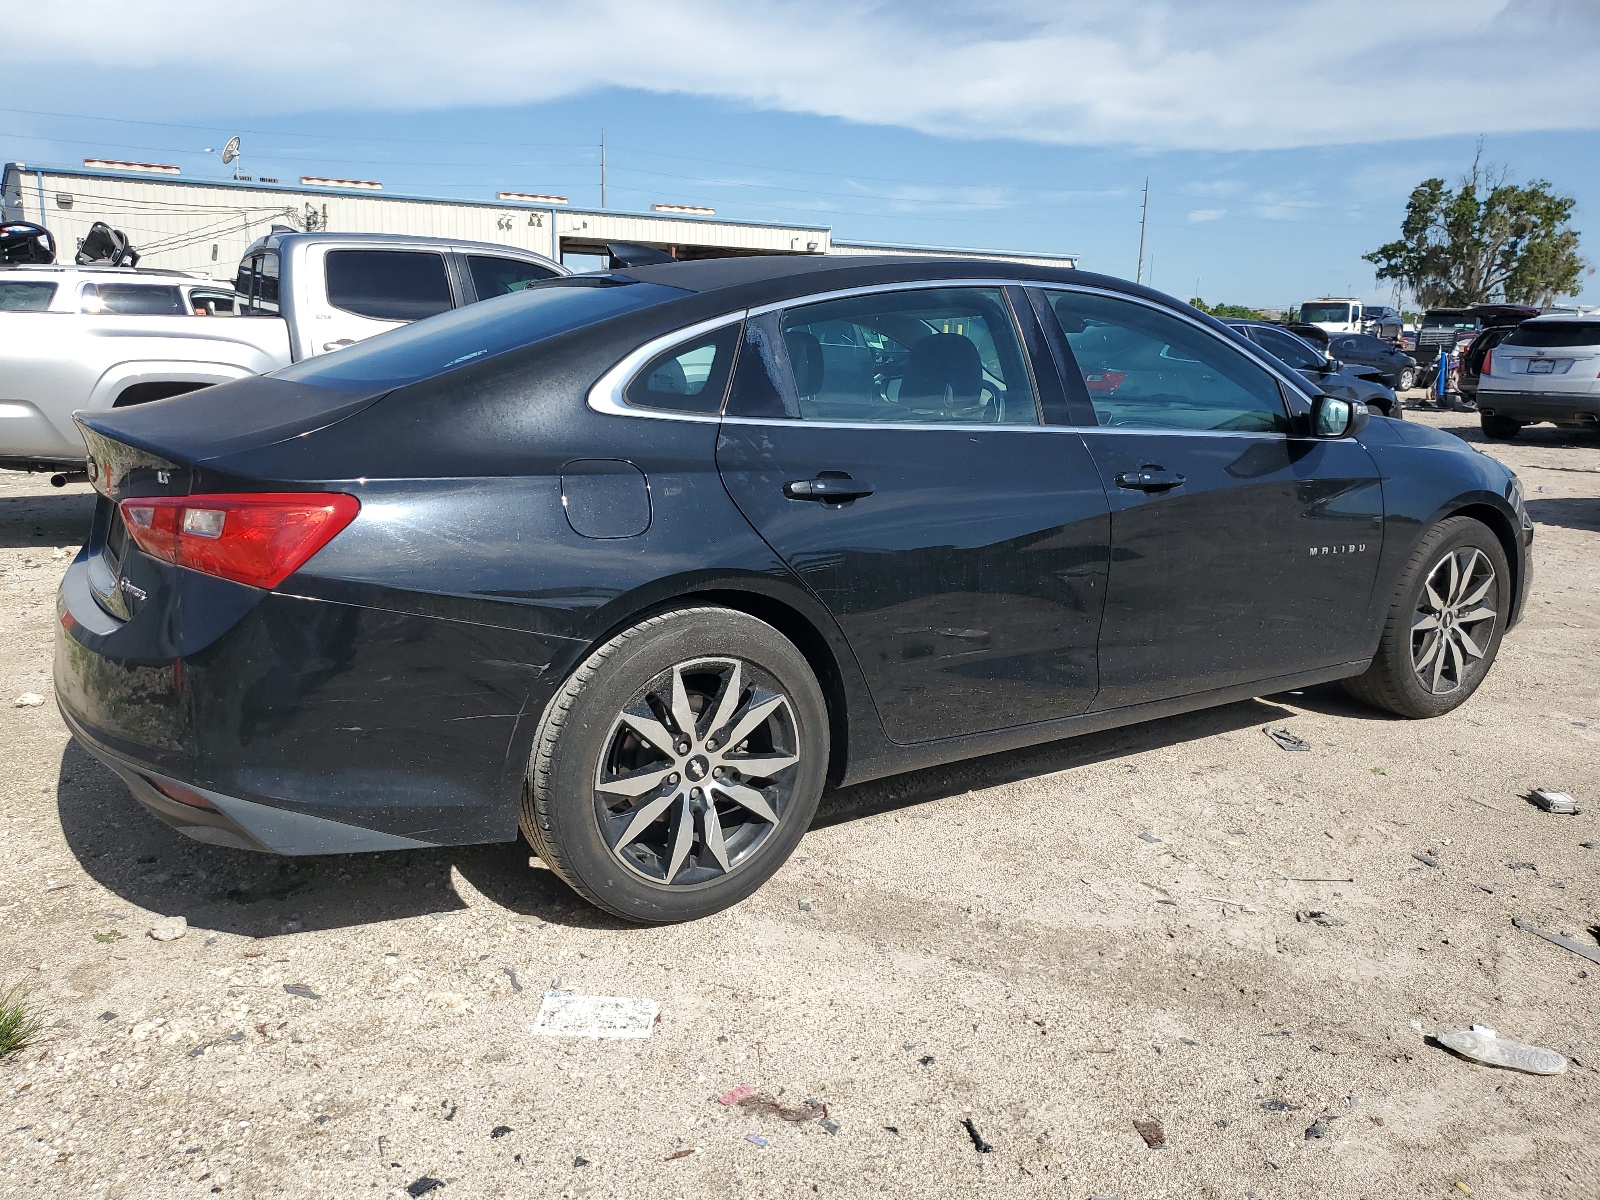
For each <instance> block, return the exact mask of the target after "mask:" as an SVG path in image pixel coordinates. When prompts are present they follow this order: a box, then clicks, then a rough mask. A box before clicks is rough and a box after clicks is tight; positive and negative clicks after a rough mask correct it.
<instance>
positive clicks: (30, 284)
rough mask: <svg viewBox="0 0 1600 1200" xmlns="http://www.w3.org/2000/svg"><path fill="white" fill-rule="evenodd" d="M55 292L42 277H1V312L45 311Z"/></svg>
mask: <svg viewBox="0 0 1600 1200" xmlns="http://www.w3.org/2000/svg"><path fill="white" fill-rule="evenodd" d="M55 294H56V285H55V284H53V283H45V282H44V281H43V280H42V279H0V312H44V310H45V309H47V308H49V307H50V300H51V298H52V297H53V296H54V295H55Z"/></svg>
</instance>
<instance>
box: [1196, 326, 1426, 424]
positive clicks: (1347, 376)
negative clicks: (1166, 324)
mask: <svg viewBox="0 0 1600 1200" xmlns="http://www.w3.org/2000/svg"><path fill="white" fill-rule="evenodd" d="M1227 325H1228V326H1229V328H1231V329H1233V330H1235V331H1237V332H1238V333H1240V334H1242V335H1243V336H1244V337H1246V338H1249V339H1250V340H1251V341H1252V342H1254V343H1255V344H1256V345H1258V346H1260V347H1261V348H1262V349H1263V350H1265V351H1266V352H1267V353H1268V354H1271V355H1272V356H1273V357H1275V358H1277V359H1278V360H1279V361H1280V362H1282V363H1284V364H1286V365H1288V366H1290V367H1292V368H1293V369H1294V370H1296V371H1298V372H1300V374H1301V375H1303V376H1305V378H1306V379H1307V380H1309V381H1310V382H1311V384H1312V385H1313V386H1314V387H1316V388H1318V389H1319V390H1320V391H1324V392H1327V393H1328V394H1329V395H1333V396H1343V397H1344V398H1345V399H1347V400H1355V401H1359V402H1360V403H1362V404H1365V405H1366V406H1367V407H1368V408H1371V409H1372V410H1373V411H1374V412H1377V413H1379V414H1380V415H1382V416H1385V417H1395V418H1397V419H1404V416H1405V413H1404V410H1402V409H1401V407H1400V401H1399V399H1398V398H1397V397H1396V396H1395V394H1394V391H1393V389H1391V388H1389V387H1387V386H1385V385H1384V384H1383V383H1382V382H1380V380H1381V378H1382V376H1381V374H1380V373H1379V372H1377V371H1372V370H1370V369H1361V368H1358V369H1355V370H1352V369H1351V368H1349V367H1346V366H1344V365H1343V364H1342V363H1340V362H1339V360H1338V359H1336V358H1333V357H1332V356H1331V355H1329V354H1328V353H1327V352H1325V351H1323V350H1319V349H1318V348H1317V347H1316V346H1313V345H1312V344H1311V343H1310V342H1308V341H1306V340H1305V339H1304V338H1302V337H1298V336H1296V335H1295V334H1293V333H1290V332H1289V331H1288V330H1287V329H1285V328H1283V327H1282V326H1281V325H1272V324H1269V323H1268V322H1266V321H1228V322H1227ZM1369 374H1370V375H1371V376H1372V378H1367V377H1366V376H1367V375H1369Z"/></svg>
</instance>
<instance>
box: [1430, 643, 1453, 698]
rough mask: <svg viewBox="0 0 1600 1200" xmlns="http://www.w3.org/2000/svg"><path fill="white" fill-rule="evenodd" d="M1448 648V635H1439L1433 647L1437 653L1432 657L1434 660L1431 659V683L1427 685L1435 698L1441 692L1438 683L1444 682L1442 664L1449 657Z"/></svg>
mask: <svg viewBox="0 0 1600 1200" xmlns="http://www.w3.org/2000/svg"><path fill="white" fill-rule="evenodd" d="M1449 648H1450V635H1449V634H1446V633H1442V634H1440V635H1439V644H1438V645H1437V646H1436V647H1434V649H1436V650H1437V651H1438V653H1437V654H1436V655H1434V658H1433V682H1432V683H1431V684H1430V685H1429V689H1430V690H1431V691H1432V692H1433V694H1434V695H1436V696H1437V695H1438V694H1439V692H1440V691H1441V690H1442V689H1441V688H1440V687H1439V685H1440V683H1442V682H1443V681H1444V662H1445V659H1447V658H1449V657H1450V655H1449V653H1448V651H1449Z"/></svg>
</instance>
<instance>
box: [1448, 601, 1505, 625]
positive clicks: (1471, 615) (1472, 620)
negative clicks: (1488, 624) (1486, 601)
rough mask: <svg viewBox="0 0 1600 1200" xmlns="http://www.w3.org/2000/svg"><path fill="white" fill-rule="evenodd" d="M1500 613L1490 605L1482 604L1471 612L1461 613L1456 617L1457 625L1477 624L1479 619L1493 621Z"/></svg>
mask: <svg viewBox="0 0 1600 1200" xmlns="http://www.w3.org/2000/svg"><path fill="white" fill-rule="evenodd" d="M1498 615H1499V614H1498V613H1496V612H1495V611H1494V609H1492V608H1490V607H1489V606H1488V605H1481V606H1480V607H1478V608H1475V609H1473V610H1472V611H1471V612H1464V613H1461V614H1460V615H1459V616H1457V617H1456V624H1457V625H1476V624H1477V623H1478V622H1479V621H1492V620H1494V619H1495V617H1496V616H1498Z"/></svg>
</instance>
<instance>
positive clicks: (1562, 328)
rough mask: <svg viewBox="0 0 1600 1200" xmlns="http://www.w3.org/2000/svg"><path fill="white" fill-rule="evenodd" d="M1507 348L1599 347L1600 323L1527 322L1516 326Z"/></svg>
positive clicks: (1507, 342)
mask: <svg viewBox="0 0 1600 1200" xmlns="http://www.w3.org/2000/svg"><path fill="white" fill-rule="evenodd" d="M1505 344H1506V345H1507V346H1600V321H1550V322H1548V323H1547V322H1543V321H1529V322H1528V323H1527V324H1526V325H1518V326H1517V328H1516V330H1515V332H1513V333H1512V335H1511V336H1510V337H1508V338H1507V339H1506V340H1505Z"/></svg>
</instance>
